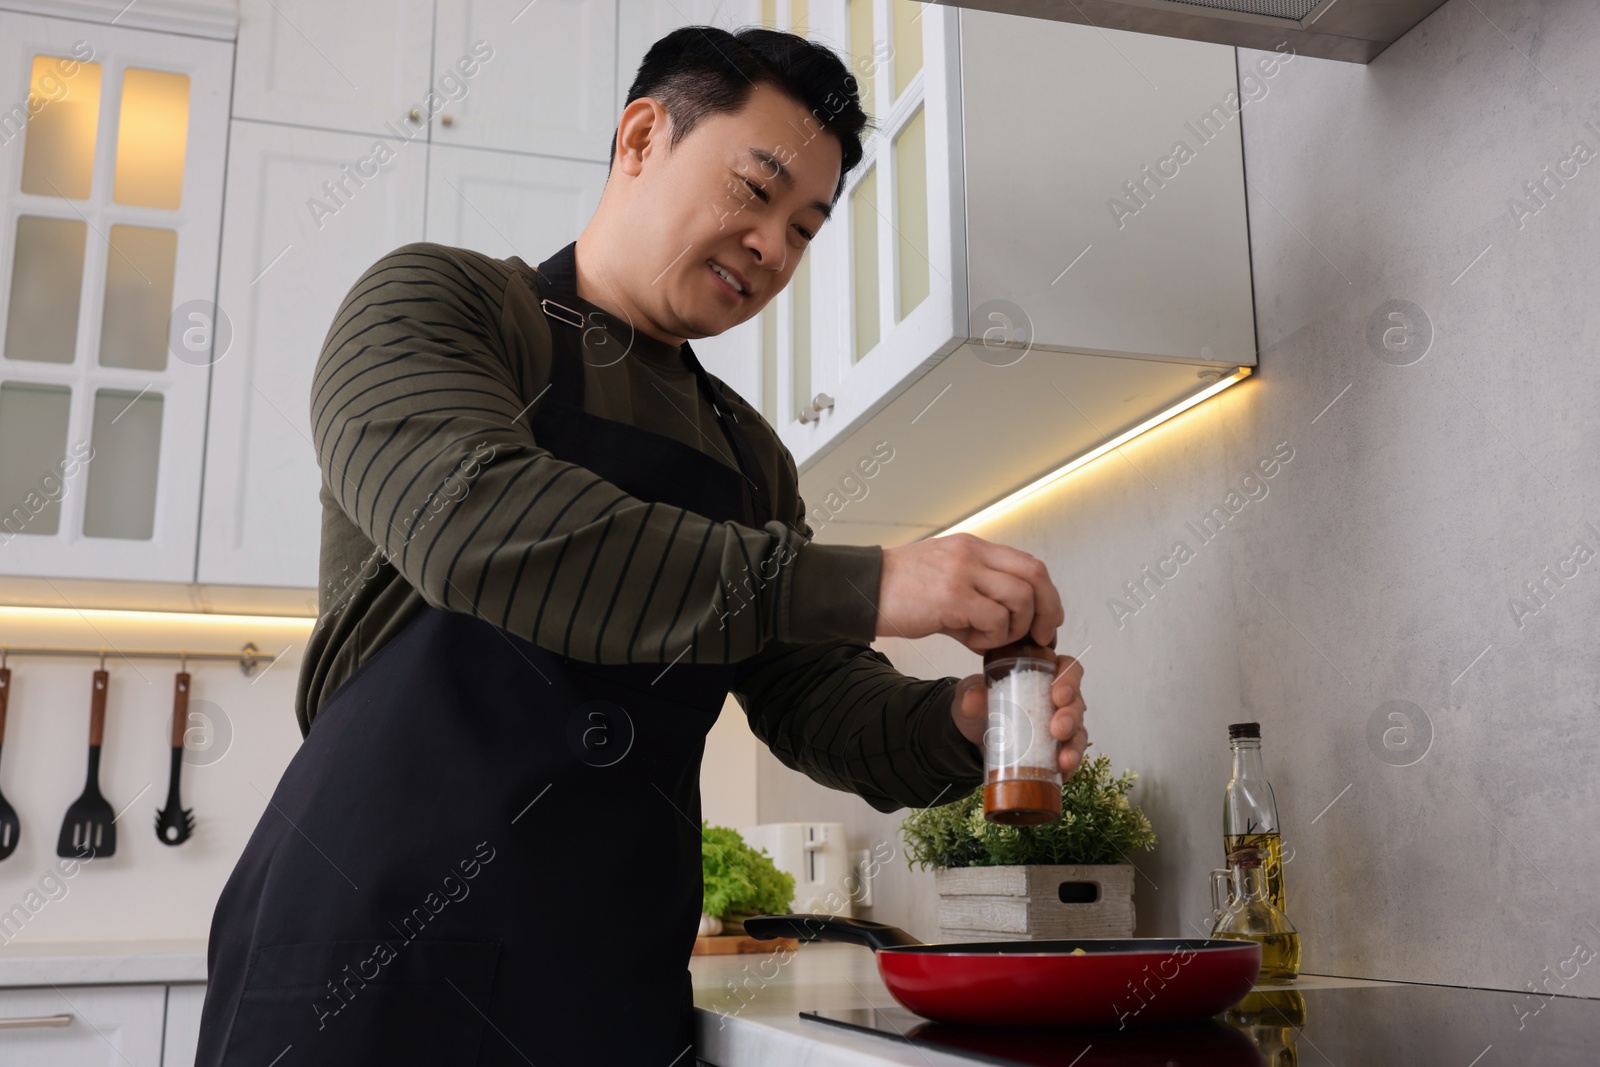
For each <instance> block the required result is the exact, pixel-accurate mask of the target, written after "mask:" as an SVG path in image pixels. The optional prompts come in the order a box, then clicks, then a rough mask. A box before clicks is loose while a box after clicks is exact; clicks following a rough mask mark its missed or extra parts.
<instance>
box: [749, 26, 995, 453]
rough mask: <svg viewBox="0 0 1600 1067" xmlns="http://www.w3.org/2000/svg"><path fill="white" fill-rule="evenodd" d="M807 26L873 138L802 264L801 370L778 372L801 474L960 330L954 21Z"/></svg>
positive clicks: (785, 426) (782, 426)
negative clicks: (806, 268)
mask: <svg viewBox="0 0 1600 1067" xmlns="http://www.w3.org/2000/svg"><path fill="white" fill-rule="evenodd" d="M810 14H811V19H812V32H813V35H814V36H818V37H820V38H821V39H824V40H828V41H830V42H836V47H837V48H838V49H839V50H840V52H841V53H842V54H844V55H845V56H846V58H847V61H848V63H849V65H850V69H851V73H852V74H854V75H855V77H856V79H857V85H858V89H859V92H860V94H861V98H862V99H861V103H862V107H863V108H865V109H866V111H867V113H868V114H869V115H870V116H871V117H872V119H873V122H874V124H875V126H876V129H875V130H874V131H873V133H872V135H871V136H870V137H869V138H868V140H867V142H866V144H865V146H864V147H865V154H864V155H863V157H862V160H861V162H860V163H859V164H858V165H857V166H856V168H855V169H854V170H853V171H851V173H850V176H849V179H848V183H847V184H846V186H845V189H844V191H843V192H842V193H841V194H840V197H839V201H838V203H837V204H835V206H834V214H833V217H832V218H831V219H830V220H829V221H828V223H827V224H826V225H825V226H824V227H823V230H822V232H821V233H819V235H818V239H817V240H816V241H814V242H813V247H812V248H811V249H810V250H809V251H808V252H807V258H809V259H811V261H812V262H811V278H812V286H811V291H810V293H809V304H810V307H809V312H810V323H811V326H810V331H809V341H808V344H807V345H806V346H805V347H804V348H803V349H801V350H800V351H799V352H798V354H797V356H796V357H795V358H798V359H804V360H807V362H808V365H806V366H794V365H791V366H789V367H788V368H786V374H785V375H784V377H785V379H786V382H787V384H788V385H789V387H790V388H791V389H792V390H793V392H792V393H791V395H790V398H789V401H788V405H787V407H786V409H785V411H784V414H785V416H786V418H785V421H782V422H779V423H778V427H779V430H780V433H782V434H783V437H784V442H785V444H787V445H788V447H789V450H790V451H791V452H792V453H793V455H794V457H795V462H796V464H797V465H798V466H799V467H800V469H801V470H802V471H804V470H805V469H806V467H807V466H808V465H809V463H810V462H811V461H812V460H813V459H814V457H816V456H818V455H819V454H820V453H821V452H823V451H825V450H826V449H827V448H828V447H829V446H830V445H831V444H832V443H833V442H834V441H836V440H837V439H838V438H839V436H840V435H841V434H842V433H843V432H844V431H846V430H847V429H848V428H849V427H850V426H852V425H853V424H857V423H859V422H860V421H862V420H863V419H865V418H866V417H868V416H869V415H871V414H872V413H873V412H875V411H877V410H879V409H880V408H882V407H883V406H884V405H885V404H886V403H888V401H889V400H890V399H892V397H893V396H894V395H895V394H896V393H897V392H899V391H900V390H901V389H902V388H904V386H905V385H906V384H907V383H908V382H909V381H910V380H913V379H915V378H916V377H917V376H918V375H919V374H920V373H922V372H923V371H924V370H926V369H927V368H928V367H930V366H933V365H934V364H936V363H937V362H938V361H939V360H940V359H941V358H943V357H944V356H945V355H946V354H948V353H949V352H950V351H952V350H953V349H954V348H955V347H956V345H957V343H958V340H957V336H956V334H957V323H958V321H959V323H960V328H961V329H963V330H964V329H965V323H966V311H965V308H964V307H963V308H960V309H958V308H957V307H956V302H957V300H958V299H960V300H965V293H966V278H965V271H964V263H965V248H964V247H963V246H962V243H961V234H962V233H963V232H964V226H963V225H962V222H961V218H962V214H961V213H962V203H961V200H960V189H961V162H960V160H961V156H960V144H961V141H960V106H959V89H958V86H959V77H958V72H957V66H956V64H957V62H958V46H957V37H956V25H957V22H956V20H957V15H958V13H957V12H956V11H955V10H952V9H947V8H942V7H935V6H932V5H924V4H921V3H917V2H914V0H831V2H826V3H818V4H814V5H812V7H811V12H810ZM790 288H791V289H794V288H795V287H794V286H793V285H791V287H790ZM958 294H959V296H958ZM786 295H787V294H786ZM796 295H799V294H798V293H797V294H796ZM958 310H959V311H960V314H959V317H958V315H957V311H958ZM780 335H781V331H780ZM963 336H964V335H963ZM783 387H784V384H783V383H780V387H779V391H780V394H781V393H782V390H783ZM802 394H804V395H802ZM818 394H821V396H820V397H819V395H818ZM818 399H821V400H822V405H819V406H813V404H814V402H815V401H817V400H818ZM830 400H831V402H832V403H831V406H826V405H827V402H828V401H830ZM808 409H809V410H808ZM802 412H805V413H806V415H807V417H808V418H809V420H810V421H808V422H801V421H800V415H801V413H802Z"/></svg>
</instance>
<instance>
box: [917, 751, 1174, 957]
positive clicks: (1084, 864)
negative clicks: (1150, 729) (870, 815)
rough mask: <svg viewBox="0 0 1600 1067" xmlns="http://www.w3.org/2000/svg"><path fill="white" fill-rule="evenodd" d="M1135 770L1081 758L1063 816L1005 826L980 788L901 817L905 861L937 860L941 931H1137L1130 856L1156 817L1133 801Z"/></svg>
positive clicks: (952, 936)
mask: <svg viewBox="0 0 1600 1067" xmlns="http://www.w3.org/2000/svg"><path fill="white" fill-rule="evenodd" d="M1138 778H1139V776H1138V775H1136V774H1134V773H1133V772H1132V771H1126V770H1125V771H1123V772H1122V774H1121V776H1120V777H1116V778H1113V777H1112V775H1111V759H1110V757H1108V756H1096V757H1094V758H1093V759H1085V760H1084V762H1083V765H1082V766H1081V767H1079V768H1078V771H1077V773H1076V774H1074V775H1073V776H1072V777H1071V778H1069V779H1068V780H1067V781H1066V782H1064V783H1062V786H1061V818H1060V819H1059V820H1057V821H1056V822H1054V823H1049V824H1046V825H1042V826H1004V825H1001V824H999V823H992V822H989V821H988V820H986V819H985V818H984V817H983V789H982V787H981V786H980V787H979V788H978V789H976V790H974V791H973V792H972V794H971V795H969V796H967V797H965V798H963V799H961V800H956V801H952V802H951V803H949V804H945V805H942V806H940V807H936V808H921V809H918V810H916V811H913V812H912V813H911V814H910V815H908V816H907V817H906V818H905V820H904V821H902V822H901V824H900V834H901V837H902V839H903V840H904V841H905V845H906V860H907V862H908V863H911V864H915V865H917V866H920V867H921V868H923V869H926V868H927V867H930V866H931V867H932V868H933V869H934V871H933V874H934V885H935V888H936V889H937V890H938V893H939V927H940V930H939V936H940V939H941V940H944V941H1004V940H1034V939H1042V938H1069V937H1132V936H1133V921H1134V911H1133V879H1134V869H1133V864H1132V863H1130V862H1128V859H1127V857H1128V854H1129V853H1131V852H1133V851H1134V850H1136V849H1142V850H1149V849H1152V848H1154V847H1155V844H1156V835H1155V831H1154V830H1152V829H1151V827H1150V820H1149V819H1147V818H1145V815H1144V813H1143V812H1142V811H1140V810H1139V809H1138V808H1137V807H1135V806H1134V805H1132V804H1130V803H1129V802H1128V790H1130V789H1132V788H1133V783H1134V782H1136V781H1137V780H1138Z"/></svg>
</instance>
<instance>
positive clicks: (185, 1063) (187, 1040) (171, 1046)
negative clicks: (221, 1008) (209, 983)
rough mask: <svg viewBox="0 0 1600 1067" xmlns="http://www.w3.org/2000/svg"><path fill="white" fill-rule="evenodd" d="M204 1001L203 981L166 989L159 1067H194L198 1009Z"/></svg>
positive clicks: (198, 1034) (198, 1040)
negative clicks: (165, 1018) (164, 1029)
mask: <svg viewBox="0 0 1600 1067" xmlns="http://www.w3.org/2000/svg"><path fill="white" fill-rule="evenodd" d="M205 1002H206V987H205V983H203V982H185V983H183V984H182V985H169V986H168V987H167V1025H166V1033H165V1034H164V1035H163V1036H162V1041H161V1067H194V1060H195V1056H196V1054H197V1053H198V1052H199V1049H200V1009H201V1008H203V1007H204V1006H205Z"/></svg>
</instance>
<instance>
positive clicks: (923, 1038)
mask: <svg viewBox="0 0 1600 1067" xmlns="http://www.w3.org/2000/svg"><path fill="white" fill-rule="evenodd" d="M800 1017H801V1018H802V1019H809V1020H813V1021H815V1022H818V1023H826V1024H828V1025H832V1026H840V1027H844V1028H846V1029H850V1030H856V1031H865V1032H867V1033H871V1034H875V1035H877V1036H880V1037H882V1038H884V1039H886V1040H891V1041H898V1042H901V1043H905V1044H910V1045H913V1046H916V1047H919V1048H926V1049H937V1050H938V1051H940V1052H945V1053H950V1054H953V1055H957V1056H964V1057H967V1058H969V1059H972V1060H974V1061H976V1062H979V1063H993V1064H1003V1065H1007V1067H1010V1065H1022V1067H1146V1065H1148V1067H1224V1065H1226V1067H1234V1065H1238V1067H1325V1065H1337V1067H1389V1065H1391V1064H1393V1065H1395V1067H1509V1065H1517V1067H1521V1065H1543V1064H1551V1065H1557V1064H1560V1065H1566V1064H1574V1065H1578V1064H1600V1001H1594V1000H1580V999H1576V998H1571V997H1537V996H1534V995H1531V994H1528V993H1507V992H1498V991H1494V990H1483V989H1459V988H1452V987H1446V986H1401V985H1395V986H1361V987H1357V988H1345V989H1327V988H1321V989H1318V988H1307V989H1304V990H1301V989H1295V988H1293V987H1292V986H1291V987H1288V988H1286V989H1283V990H1274V991H1272V992H1270V993H1268V992H1256V993H1252V994H1250V995H1249V996H1247V997H1246V998H1245V999H1244V1000H1242V1001H1240V1002H1239V1003H1238V1004H1236V1005H1234V1006H1233V1007H1232V1008H1230V1009H1228V1010H1227V1011H1226V1012H1224V1013H1223V1014H1221V1015H1219V1016H1216V1017H1215V1018H1213V1019H1210V1020H1208V1021H1207V1022H1205V1023H1203V1024H1198V1025H1190V1026H1179V1027H1163V1028H1159V1029H1158V1028H1144V1029H1134V1028H1133V1027H1131V1026H1130V1027H1129V1028H1128V1029H1125V1030H1122V1031H1115V1030H1107V1031H1092V1030H1021V1029H990V1028H979V1027H970V1026H950V1025H948V1024H944V1023H935V1022H930V1021H929V1020H927V1019H924V1018H922V1017H921V1016H919V1015H914V1014H912V1013H911V1012H909V1011H906V1010H905V1009H904V1008H901V1007H899V1006H898V1005H895V1006H892V1007H884V1008H851V1009H842V1010H832V1011H802V1012H800Z"/></svg>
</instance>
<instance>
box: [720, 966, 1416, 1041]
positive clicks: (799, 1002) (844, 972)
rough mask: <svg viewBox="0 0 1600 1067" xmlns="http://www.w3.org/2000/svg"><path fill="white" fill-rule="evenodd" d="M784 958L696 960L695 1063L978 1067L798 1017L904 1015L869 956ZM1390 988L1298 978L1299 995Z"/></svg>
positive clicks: (1361, 981) (1362, 982)
mask: <svg viewBox="0 0 1600 1067" xmlns="http://www.w3.org/2000/svg"><path fill="white" fill-rule="evenodd" d="M781 959H782V957H781V956H780V955H778V954H776V953H771V952H767V953H749V954H746V955H727V956H695V957H693V958H692V959H691V960H690V962H689V970H690V972H691V973H692V974H693V976H694V1003H695V1007H696V1008H697V1009H699V1010H698V1012H697V1013H696V1014H697V1015H698V1027H697V1031H696V1035H697V1036H696V1043H697V1045H698V1047H697V1049H696V1054H697V1055H698V1056H700V1057H701V1058H702V1059H704V1060H706V1061H707V1062H709V1063H713V1064H716V1065H718V1067H747V1065H748V1067H755V1065H760V1067H882V1065H883V1064H905V1065H907V1067H972V1062H973V1061H972V1060H971V1059H968V1058H965V1057H959V1056H952V1055H950V1054H948V1053H944V1052H939V1051H937V1050H935V1049H931V1048H928V1047H926V1046H912V1045H905V1044H899V1043H897V1042H895V1041H892V1040H889V1039H886V1038H882V1037H875V1036H873V1035H871V1034H865V1033H858V1032H853V1031H850V1030H846V1029H844V1028H842V1027H839V1026H834V1025H832V1024H830V1023H822V1022H817V1021H816V1020H815V1019H802V1018H800V1016H799V1013H800V1012H802V1011H829V1010H833V1009H840V1008H899V1006H900V1005H899V1003H898V1002H897V1001H896V1000H895V999H894V997H892V996H890V995H889V990H888V989H887V988H886V987H885V986H884V984H883V979H882V978H881V977H879V975H878V963H877V957H876V956H875V955H874V954H873V952H872V950H870V949H867V948H862V947H860V946H858V945H848V944H840V943H837V942H814V943H809V944H808V943H805V942H802V943H801V944H800V947H799V949H798V950H797V951H796V952H794V953H793V954H791V955H790V957H789V959H788V962H786V963H780V960H781ZM1394 984H1397V983H1393V982H1371V981H1366V980H1364V979H1359V978H1325V977H1321V976H1317V975H1301V976H1300V979H1299V980H1298V981H1296V982H1295V983H1294V986H1293V988H1296V989H1331V988H1339V987H1351V986H1374V985H1394ZM1276 988H1283V987H1276Z"/></svg>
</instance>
